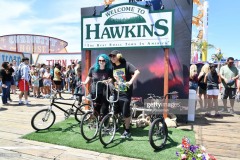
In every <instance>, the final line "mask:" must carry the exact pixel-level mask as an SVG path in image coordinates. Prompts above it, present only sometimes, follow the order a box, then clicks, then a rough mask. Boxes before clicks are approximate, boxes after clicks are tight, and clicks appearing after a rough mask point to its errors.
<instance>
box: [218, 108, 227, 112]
mask: <svg viewBox="0 0 240 160" xmlns="http://www.w3.org/2000/svg"><path fill="white" fill-rule="evenodd" d="M219 112H228V110H227V108H223V109H221V110H220V111H219Z"/></svg>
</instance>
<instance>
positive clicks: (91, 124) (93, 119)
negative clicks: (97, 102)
mask: <svg viewBox="0 0 240 160" xmlns="http://www.w3.org/2000/svg"><path fill="white" fill-rule="evenodd" d="M98 127H99V121H98V117H97V116H96V115H94V114H93V112H92V111H89V112H87V113H86V114H84V116H83V118H82V121H81V124H80V128H81V134H82V136H83V138H84V139H85V140H87V141H91V140H93V139H94V138H95V137H96V136H97V134H98Z"/></svg>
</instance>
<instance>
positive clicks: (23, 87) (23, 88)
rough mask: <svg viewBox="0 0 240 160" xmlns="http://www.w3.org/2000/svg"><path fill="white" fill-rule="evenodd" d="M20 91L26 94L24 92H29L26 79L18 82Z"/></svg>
mask: <svg viewBox="0 0 240 160" xmlns="http://www.w3.org/2000/svg"><path fill="white" fill-rule="evenodd" d="M18 86H19V90H20V91H22V92H24V91H29V83H28V82H27V81H26V80H25V79H20V80H19V82H18Z"/></svg>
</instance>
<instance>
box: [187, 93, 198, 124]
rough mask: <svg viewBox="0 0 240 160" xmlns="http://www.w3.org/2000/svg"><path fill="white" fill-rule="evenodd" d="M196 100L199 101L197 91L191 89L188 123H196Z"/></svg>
mask: <svg viewBox="0 0 240 160" xmlns="http://www.w3.org/2000/svg"><path fill="white" fill-rule="evenodd" d="M196 99H197V93H196V91H195V90H193V89H189V98H188V121H194V120H195V110H196Z"/></svg>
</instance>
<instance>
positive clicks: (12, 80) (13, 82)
mask: <svg viewBox="0 0 240 160" xmlns="http://www.w3.org/2000/svg"><path fill="white" fill-rule="evenodd" d="M11 85H15V80H14V78H13V76H12V78H11Z"/></svg>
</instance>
